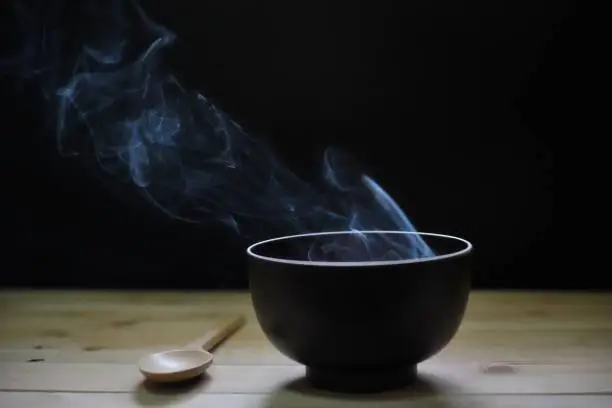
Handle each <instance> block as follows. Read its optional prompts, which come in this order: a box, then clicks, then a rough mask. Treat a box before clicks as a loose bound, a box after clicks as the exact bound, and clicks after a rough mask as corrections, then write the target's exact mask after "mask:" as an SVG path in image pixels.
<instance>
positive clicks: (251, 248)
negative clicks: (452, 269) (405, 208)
mask: <svg viewBox="0 0 612 408" xmlns="http://www.w3.org/2000/svg"><path fill="white" fill-rule="evenodd" d="M356 232H359V233H365V234H411V235H426V236H430V237H438V238H447V239H453V240H456V241H460V242H463V243H464V244H465V248H463V249H461V250H459V251H455V252H450V253H447V254H443V255H435V256H430V257H427V258H416V259H401V260H393V261H365V262H359V261H357V262H355V261H351V262H343V261H341V262H330V261H301V260H297V259H287V258H274V257H270V256H264V255H260V254H257V253H256V252H255V250H256V249H257V247H260V246H262V245H265V244H268V243H270V242H275V241H282V240H288V239H292V238H301V237H312V236H319V235H340V234H354V233H356ZM472 248H473V246H472V243H471V242H470V241H468V240H466V239H464V238H459V237H456V236H453V235H448V234H438V233H434V232H419V231H385V230H364V231H350V230H348V231H347V230H345V231H325V232H309V233H305V234H296V235H285V236H281V237H275V238H270V239H266V240H263V241H259V242H256V243H254V244H252V245H250V246H249V247H248V248H247V250H246V252H247V254H248V255H249V256H251V257H253V258H257V259H260V260H262V261H267V262H273V263H280V264H289V265H301V266H323V267H372V266H391V265H404V264H412V263H424V262H435V261H439V260H442V259H447V258H454V257H457V256H460V255H464V254H467V253H469V252H471V251H472Z"/></svg>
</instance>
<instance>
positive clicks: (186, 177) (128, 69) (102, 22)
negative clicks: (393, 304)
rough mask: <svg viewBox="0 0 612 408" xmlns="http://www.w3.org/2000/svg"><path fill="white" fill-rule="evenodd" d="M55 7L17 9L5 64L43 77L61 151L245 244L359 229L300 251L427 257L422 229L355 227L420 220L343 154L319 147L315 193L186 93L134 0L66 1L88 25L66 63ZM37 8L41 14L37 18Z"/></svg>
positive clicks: (257, 142)
mask: <svg viewBox="0 0 612 408" xmlns="http://www.w3.org/2000/svg"><path fill="white" fill-rule="evenodd" d="M51 3H53V10H46V11H45V10H42V8H38V9H35V10H30V11H29V13H24V12H25V10H24V9H17V10H18V11H20V12H21V14H20V16H21V18H20V19H19V20H18V21H17V23H16V24H17V25H18V26H21V27H22V28H23V27H25V28H26V31H25V32H24V33H22V35H21V38H22V39H24V40H25V43H24V44H23V47H22V48H21V49H20V50H19V53H18V54H16V55H15V56H14V57H12V58H9V59H6V60H3V61H2V62H1V65H0V67H2V68H4V69H3V71H4V72H5V73H9V74H19V75H21V76H26V77H29V78H36V79H37V80H40V81H42V82H41V83H42V85H43V90H44V91H45V95H46V96H47V97H48V100H49V102H50V103H51V104H52V106H53V107H54V108H55V109H56V115H55V118H54V119H55V120H54V123H55V126H56V137H57V143H58V149H59V150H60V152H62V153H63V154H66V155H83V154H84V153H85V152H86V151H88V149H91V151H92V152H93V156H94V157H95V158H96V160H97V161H98V163H99V166H100V167H101V168H103V169H104V170H105V171H106V172H108V173H109V174H111V175H113V176H115V177H117V179H118V180H121V181H122V182H125V183H131V184H132V185H133V186H134V188H136V189H138V190H139V191H140V192H142V194H144V196H145V197H146V198H147V199H148V200H149V201H150V202H151V203H152V204H154V205H155V206H157V207H158V208H159V209H160V210H161V211H163V212H165V213H166V214H168V215H169V216H170V217H173V218H176V219H180V220H183V221H186V222H193V223H201V222H205V221H209V220H217V221H220V222H222V223H224V224H225V225H227V226H228V227H230V228H232V229H233V230H235V231H236V232H237V233H239V234H241V235H243V236H244V237H246V238H248V239H250V240H253V239H262V238H270V237H269V236H267V235H266V231H267V232H268V233H269V231H283V232H286V233H288V234H297V233H307V232H320V231H326V230H327V231H331V230H352V231H354V232H355V234H351V239H350V240H349V241H340V240H338V241H335V242H334V243H333V244H329V241H327V243H326V245H313V246H311V247H310V248H306V249H304V250H306V251H307V256H308V258H309V259H310V260H328V259H331V258H334V259H337V260H343V261H360V260H364V261H365V260H389V259H406V258H415V257H427V256H432V255H433V252H432V251H431V249H430V248H429V247H428V246H427V245H426V244H425V242H424V241H422V240H421V238H420V237H419V236H418V235H411V234H387V235H381V236H377V235H368V237H367V239H366V236H365V235H364V234H360V233H359V231H363V230H402V231H415V228H414V226H413V225H412V223H411V222H410V220H409V219H408V217H407V216H406V215H405V214H404V212H403V211H402V210H401V208H400V207H399V206H398V205H397V204H396V203H395V202H394V201H393V199H392V198H391V197H390V196H389V195H388V194H387V193H386V192H385V191H384V190H383V189H382V188H381V187H380V186H379V185H378V184H377V183H376V182H375V181H374V180H373V179H371V178H370V177H368V176H367V175H363V174H360V173H359V172H356V171H354V170H353V169H352V168H351V167H350V166H347V165H345V161H346V160H347V158H346V157H345V156H344V155H343V154H341V153H340V152H339V151H336V150H334V149H328V150H327V151H326V153H325V156H324V160H323V176H324V181H325V186H326V187H325V188H324V189H322V190H320V189H315V188H314V187H313V186H312V185H311V184H309V183H307V182H305V181H304V180H301V179H300V178H298V177H297V176H296V175H295V174H294V173H293V172H291V171H290V170H289V169H288V168H287V167H286V166H284V165H283V164H282V163H281V162H280V161H279V159H278V158H277V157H276V156H275V155H274V153H273V150H272V149H271V148H270V147H269V146H268V145H267V144H266V143H265V142H264V141H263V140H262V139H258V138H254V137H252V136H251V135H249V134H247V132H245V130H244V129H243V128H242V127H241V126H240V125H239V124H238V123H236V122H235V121H233V120H232V119H231V118H230V117H229V116H228V114H227V113H225V112H223V111H222V110H221V109H220V108H219V107H218V106H216V105H215V104H214V103H213V102H212V101H211V100H210V99H208V98H207V97H206V96H204V95H202V94H200V93H197V92H193V91H189V90H186V89H184V88H183V87H182V86H181V84H179V82H178V81H177V80H176V78H175V77H173V76H172V75H171V74H169V73H168V72H167V71H166V70H165V69H164V66H163V60H162V56H163V51H164V50H165V49H166V48H168V47H170V46H171V45H172V44H173V43H174V42H175V40H176V36H175V35H174V33H173V32H171V31H169V30H168V29H167V28H165V27H163V26H161V25H159V24H157V23H155V22H153V21H151V19H149V17H148V16H147V15H146V14H145V13H144V11H143V10H142V9H141V8H140V6H138V5H137V4H135V3H133V2H131V1H121V0H112V1H103V0H90V1H83V2H76V4H75V5H74V6H73V7H72V8H73V9H74V8H76V9H77V10H78V11H79V13H78V18H79V19H82V25H83V26H84V27H87V28H88V30H86V32H85V33H79V34H78V43H77V44H76V45H74V44H72V45H73V46H74V47H75V48H74V49H76V50H77V51H78V52H77V53H75V54H74V58H73V59H66V58H65V57H64V56H63V53H65V51H66V48H70V49H72V48H71V47H68V46H69V45H71V44H69V41H68V39H69V37H68V35H69V33H68V32H65V31H67V30H65V29H64V28H63V26H62V23H61V18H62V10H63V9H62V7H61V4H62V2H60V1H55V2H51ZM71 12H74V10H72V11H71ZM42 15H44V16H46V19H45V20H44V21H35V20H34V17H38V16H42ZM73 36H74V35H73ZM70 40H71V41H73V40H72V38H70ZM66 64H68V65H66ZM332 255H333V256H332ZM338 258H340V259H338Z"/></svg>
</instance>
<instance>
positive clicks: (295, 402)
mask: <svg viewBox="0 0 612 408" xmlns="http://www.w3.org/2000/svg"><path fill="white" fill-rule="evenodd" d="M0 406H2V408H41V407H44V408H83V407H87V408H109V407H112V408H142V407H148V406H151V407H153V406H155V407H170V406H171V407H176V408H353V407H354V408H406V407H411V408H577V407H585V408H586V407H588V408H609V407H610V406H612V396H610V395H564V396H542V395H537V396H533V395H531V396H525V395H477V396H473V395H469V396H456V395H452V396H449V395H444V394H435V393H431V394H422V395H415V394H410V393H404V394H399V395H390V396H385V397H379V398H377V399H374V398H372V397H369V398H367V397H362V398H358V397H348V396H341V397H340V396H338V397H331V396H328V395H317V394H307V393H301V392H299V391H281V392H279V393H275V394H271V395H262V394H259V395H253V394H226V395H219V394H217V395H215V394H210V395H206V394H191V393H188V392H187V393H181V394H175V395H172V394H166V395H162V394H160V395H149V394H145V395H143V394H138V393H134V394H70V393H54V394H41V393H32V392H23V393H22V392H20V393H15V392H8V393H7V392H0Z"/></svg>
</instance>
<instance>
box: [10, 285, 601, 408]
mask: <svg viewBox="0 0 612 408" xmlns="http://www.w3.org/2000/svg"><path fill="white" fill-rule="evenodd" d="M234 313H244V314H245V315H246V317H247V319H248V323H247V325H246V326H244V327H243V328H242V329H241V330H240V331H239V332H238V333H236V334H235V335H234V336H233V337H232V338H230V339H229V340H227V341H226V342H225V343H224V344H223V345H221V346H220V347H219V348H218V349H217V351H216V352H215V354H216V358H215V363H214V364H213V366H211V368H210V369H209V371H208V373H207V374H205V376H203V377H202V378H201V379H198V380H196V381H192V382H190V383H187V384H180V385H175V386H166V387H158V386H152V385H148V384H146V383H145V382H143V380H142V377H141V374H140V373H139V371H138V369H137V366H136V363H137V361H138V359H139V358H140V356H142V355H144V354H146V353H147V352H150V351H156V350H162V349H165V348H172V347H176V346H180V345H182V344H185V343H188V342H189V341H190V340H192V339H194V338H196V337H199V336H201V335H202V334H203V333H204V332H205V331H206V330H207V329H208V328H211V327H212V326H213V325H214V324H215V323H217V322H219V321H220V320H221V319H223V318H224V317H227V315H228V314H234ZM611 316H612V294H609V293H554V292H550V293H542V292H484V291H474V292H473V293H472V295H471V297H470V302H469V306H468V311H467V314H466V316H465V319H464V321H463V323H462V326H461V328H460V330H459V333H458V334H457V335H456V337H455V338H454V339H453V341H452V342H451V344H449V345H448V346H447V348H445V349H444V350H443V351H442V352H441V353H439V354H438V355H436V356H434V357H432V358H431V359H430V360H427V361H426V362H424V363H422V364H421V365H420V366H419V371H420V381H419V383H418V384H417V385H415V386H414V387H412V388H410V389H407V390H403V391H395V392H390V393H386V394H382V395H377V396H362V397H355V396H350V395H336V394H330V393H324V392H319V391H316V390H313V389H311V388H309V387H308V385H307V384H306V383H305V382H304V381H303V374H304V368H303V366H300V365H298V364H297V363H295V362H293V361H291V360H289V359H288V358H286V357H284V356H283V355H281V354H280V353H279V352H277V351H276V349H274V348H273V347H272V346H271V345H270V344H269V343H268V341H267V340H266V339H265V337H264V335H263V333H262V332H261V330H260V329H259V327H258V325H257V322H256V320H255V317H254V312H253V310H252V307H251V303H250V298H249V295H248V293H246V292H242V293H239V292H232V293H229V292H208V293H199V292H114V291H107V292H102V291H2V292H0V325H1V326H0V407H2V408H13V407H19V408H26V407H28V408H29V407H37V408H38V407H45V408H59V407H61V408H70V407H79V408H82V407H88V408H109V407H114V408H127V407H181V408H202V407H214V408H246V407H249V408H282V407H287V408H289V407H292V408H298V407H299V408H322V407H342V408H346V407H360V408H366V407H377V408H385V407H437V408H440V407H444V408H449V407H453V408H454V407H469V408H490V407H514V408H519V407H520V408H531V407H533V408H535V407H538V408H548V407H555V408H567V407H581V408H587V407H588V408H604V407H606V408H609V407H611V406H612V319H611V318H610V317H611Z"/></svg>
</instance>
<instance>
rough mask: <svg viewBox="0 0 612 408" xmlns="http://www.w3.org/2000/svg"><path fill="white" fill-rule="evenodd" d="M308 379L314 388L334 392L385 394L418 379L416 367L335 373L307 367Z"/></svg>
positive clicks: (324, 369) (325, 369)
mask: <svg viewBox="0 0 612 408" xmlns="http://www.w3.org/2000/svg"><path fill="white" fill-rule="evenodd" d="M306 379H307V380H308V382H309V383H310V384H311V385H312V386H313V387H314V388H319V389H323V390H327V391H333V392H347V393H358V392H362V393H365V392H383V391H389V390H393V389H398V388H404V387H407V386H409V385H411V384H412V383H414V382H415V380H416V379H417V368H416V366H407V367H399V368H393V369H383V370H368V371H334V370H330V369H327V368H314V367H306Z"/></svg>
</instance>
